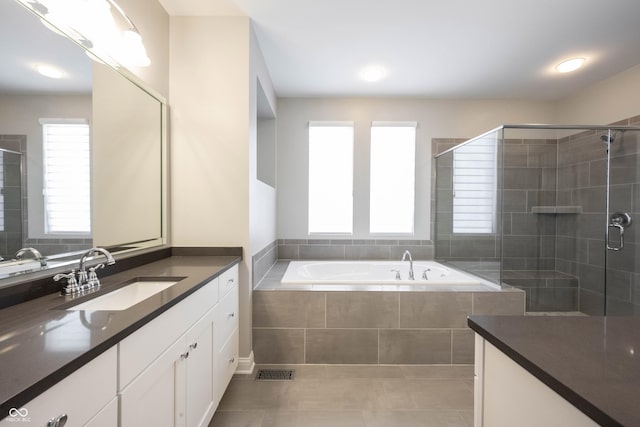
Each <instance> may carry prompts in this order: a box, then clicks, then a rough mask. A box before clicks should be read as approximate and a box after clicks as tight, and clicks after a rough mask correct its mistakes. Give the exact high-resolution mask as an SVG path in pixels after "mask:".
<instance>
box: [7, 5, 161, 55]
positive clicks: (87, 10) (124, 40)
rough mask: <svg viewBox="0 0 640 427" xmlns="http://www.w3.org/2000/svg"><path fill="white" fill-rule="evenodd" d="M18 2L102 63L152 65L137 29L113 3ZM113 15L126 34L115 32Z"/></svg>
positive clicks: (116, 28)
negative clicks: (123, 27)
mask: <svg viewBox="0 0 640 427" xmlns="http://www.w3.org/2000/svg"><path fill="white" fill-rule="evenodd" d="M18 1H19V2H20V3H21V4H22V5H24V6H26V7H27V8H29V9H30V10H32V11H33V12H35V13H36V14H37V15H38V16H40V17H41V18H42V19H43V23H45V26H47V28H49V29H51V30H52V31H54V32H56V33H59V34H60V33H63V34H65V35H67V36H69V37H71V38H73V39H74V40H75V41H76V42H77V43H79V44H81V45H82V46H84V47H85V48H86V49H88V51H89V52H91V53H92V54H93V56H95V57H98V58H101V59H102V60H104V62H108V63H116V64H118V65H123V66H125V67H146V66H149V65H150V64H151V60H150V59H149V57H148V56H147V52H146V49H145V47H144V44H143V43H142V37H141V36H140V32H139V31H138V28H137V27H136V26H135V24H134V23H133V21H132V20H131V18H129V16H128V15H127V14H126V13H125V12H124V10H123V9H122V8H121V7H120V5H118V4H117V3H116V2H115V0H91V1H87V0H18ZM114 11H115V13H114ZM114 15H118V16H119V17H120V18H121V20H124V22H125V23H126V28H127V29H126V30H124V31H122V30H121V29H120V28H118V25H116V21H115V19H114ZM47 23H48V25H47ZM90 56H91V55H90ZM93 56H92V57H93Z"/></svg>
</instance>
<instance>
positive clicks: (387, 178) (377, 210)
mask: <svg viewBox="0 0 640 427" xmlns="http://www.w3.org/2000/svg"><path fill="white" fill-rule="evenodd" d="M416 125H417V124H416V123H415V122H374V123H373V125H372V127H371V164H370V194H369V231H370V232H371V233H413V224H414V206H415V203H414V197H415V158H416Z"/></svg>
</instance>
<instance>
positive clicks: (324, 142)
mask: <svg viewBox="0 0 640 427" xmlns="http://www.w3.org/2000/svg"><path fill="white" fill-rule="evenodd" d="M308 220H309V223H308V226H309V234H314V233H331V234H334V233H335V234H344V233H352V232H353V123H352V122H310V123H309V217H308Z"/></svg>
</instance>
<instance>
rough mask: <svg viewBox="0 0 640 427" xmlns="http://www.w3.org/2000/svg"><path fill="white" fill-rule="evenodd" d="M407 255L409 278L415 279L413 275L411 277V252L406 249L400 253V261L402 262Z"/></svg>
mask: <svg viewBox="0 0 640 427" xmlns="http://www.w3.org/2000/svg"><path fill="white" fill-rule="evenodd" d="M407 256H408V257H409V280H415V277H413V258H412V257H411V252H409V251H408V250H406V251H404V253H403V254H402V261H403V262H404V261H405V260H406V259H407Z"/></svg>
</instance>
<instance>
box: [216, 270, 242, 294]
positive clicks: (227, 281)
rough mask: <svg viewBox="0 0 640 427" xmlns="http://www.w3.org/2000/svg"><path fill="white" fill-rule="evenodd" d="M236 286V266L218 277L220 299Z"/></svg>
mask: <svg viewBox="0 0 640 427" xmlns="http://www.w3.org/2000/svg"><path fill="white" fill-rule="evenodd" d="M237 284H238V264H236V265H234V266H233V267H231V268H230V269H228V270H227V271H225V272H224V273H222V274H221V275H220V299H222V297H224V295H225V294H226V293H227V292H229V291H230V290H231V289H232V288H233V287H234V286H236V285H237Z"/></svg>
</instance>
